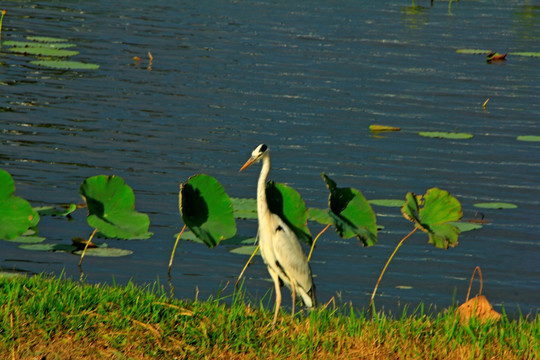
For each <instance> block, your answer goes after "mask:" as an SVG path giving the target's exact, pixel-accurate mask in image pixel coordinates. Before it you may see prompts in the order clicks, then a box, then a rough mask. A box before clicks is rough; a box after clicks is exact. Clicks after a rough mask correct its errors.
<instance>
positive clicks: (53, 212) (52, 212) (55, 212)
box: [34, 204, 77, 216]
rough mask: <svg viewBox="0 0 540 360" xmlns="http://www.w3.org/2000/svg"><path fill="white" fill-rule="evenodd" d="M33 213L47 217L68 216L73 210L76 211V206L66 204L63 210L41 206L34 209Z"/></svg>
mask: <svg viewBox="0 0 540 360" xmlns="http://www.w3.org/2000/svg"><path fill="white" fill-rule="evenodd" d="M34 210H35V211H37V212H38V214H40V215H49V216H68V215H69V214H71V213H72V212H74V211H75V210H77V205H75V204H67V205H66V207H65V208H64V209H57V208H55V207H54V206H41V207H35V208H34Z"/></svg>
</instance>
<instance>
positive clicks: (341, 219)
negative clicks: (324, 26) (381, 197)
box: [322, 173, 377, 246]
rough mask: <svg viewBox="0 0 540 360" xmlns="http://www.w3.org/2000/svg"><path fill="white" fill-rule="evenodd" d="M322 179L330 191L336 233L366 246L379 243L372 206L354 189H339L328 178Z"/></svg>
mask: <svg viewBox="0 0 540 360" xmlns="http://www.w3.org/2000/svg"><path fill="white" fill-rule="evenodd" d="M322 177H323V179H324V181H325V183H326V187H327V188H328V190H329V191H330V195H329V197H328V205H329V209H330V210H329V212H328V214H329V216H330V217H331V219H332V225H334V227H335V228H336V232H337V233H338V235H339V236H341V237H342V238H344V239H349V238H351V237H353V236H356V237H357V238H358V240H360V241H362V244H363V245H364V246H372V245H375V244H376V243H377V222H376V217H375V213H374V212H373V209H372V208H371V205H370V204H369V202H368V201H367V200H366V198H365V197H364V195H362V193H361V192H360V191H358V190H356V189H354V188H338V187H337V185H336V183H335V182H334V181H333V180H332V179H330V178H329V177H328V176H326V175H325V174H324V173H323V174H322Z"/></svg>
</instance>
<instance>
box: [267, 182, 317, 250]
mask: <svg viewBox="0 0 540 360" xmlns="http://www.w3.org/2000/svg"><path fill="white" fill-rule="evenodd" d="M266 199H267V201H268V208H269V209H270V211H271V212H272V213H274V214H276V215H278V216H279V217H280V218H281V219H282V220H283V221H284V222H285V223H286V224H287V225H288V226H289V227H290V228H291V230H292V231H293V232H294V233H295V234H296V236H297V237H298V239H300V240H301V241H304V242H306V243H308V244H311V241H312V239H311V233H310V232H309V229H308V226H307V210H306V204H305V202H304V200H303V199H302V197H301V196H300V194H299V193H298V192H297V191H296V190H295V189H293V188H292V187H290V186H287V185H285V184H281V183H277V182H274V181H269V182H268V183H267V184H266Z"/></svg>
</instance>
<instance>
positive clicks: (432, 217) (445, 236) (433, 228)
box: [401, 188, 463, 249]
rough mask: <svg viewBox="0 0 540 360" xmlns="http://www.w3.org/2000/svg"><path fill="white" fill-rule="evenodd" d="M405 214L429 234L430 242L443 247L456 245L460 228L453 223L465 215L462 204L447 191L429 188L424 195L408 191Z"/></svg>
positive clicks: (404, 206)
mask: <svg viewBox="0 0 540 360" xmlns="http://www.w3.org/2000/svg"><path fill="white" fill-rule="evenodd" d="M401 212H402V213H403V216H404V217H405V218H406V219H408V220H410V221H412V222H414V223H415V224H416V226H417V227H418V228H420V229H421V230H422V231H424V232H426V233H427V234H428V235H429V243H430V244H433V245H435V246H436V247H438V248H441V249H447V248H448V246H452V247H453V246H456V245H457V239H458V236H459V234H460V229H459V228H458V227H457V226H455V225H454V224H452V223H451V222H453V221H458V220H459V219H461V217H462V216H463V211H462V210H461V204H460V203H459V201H458V200H457V199H456V198H455V197H453V196H451V195H450V194H449V193H448V192H447V191H445V190H441V189H438V188H431V189H429V190H428V191H427V192H426V194H425V195H424V196H417V195H415V194H413V193H407V195H406V196H405V204H404V205H403V207H402V208H401Z"/></svg>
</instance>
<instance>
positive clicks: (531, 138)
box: [517, 135, 540, 141]
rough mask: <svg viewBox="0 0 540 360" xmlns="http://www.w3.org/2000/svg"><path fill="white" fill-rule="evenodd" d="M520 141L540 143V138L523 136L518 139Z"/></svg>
mask: <svg viewBox="0 0 540 360" xmlns="http://www.w3.org/2000/svg"><path fill="white" fill-rule="evenodd" d="M517 140H519V141H540V136H536V135H521V136H518V137H517Z"/></svg>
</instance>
